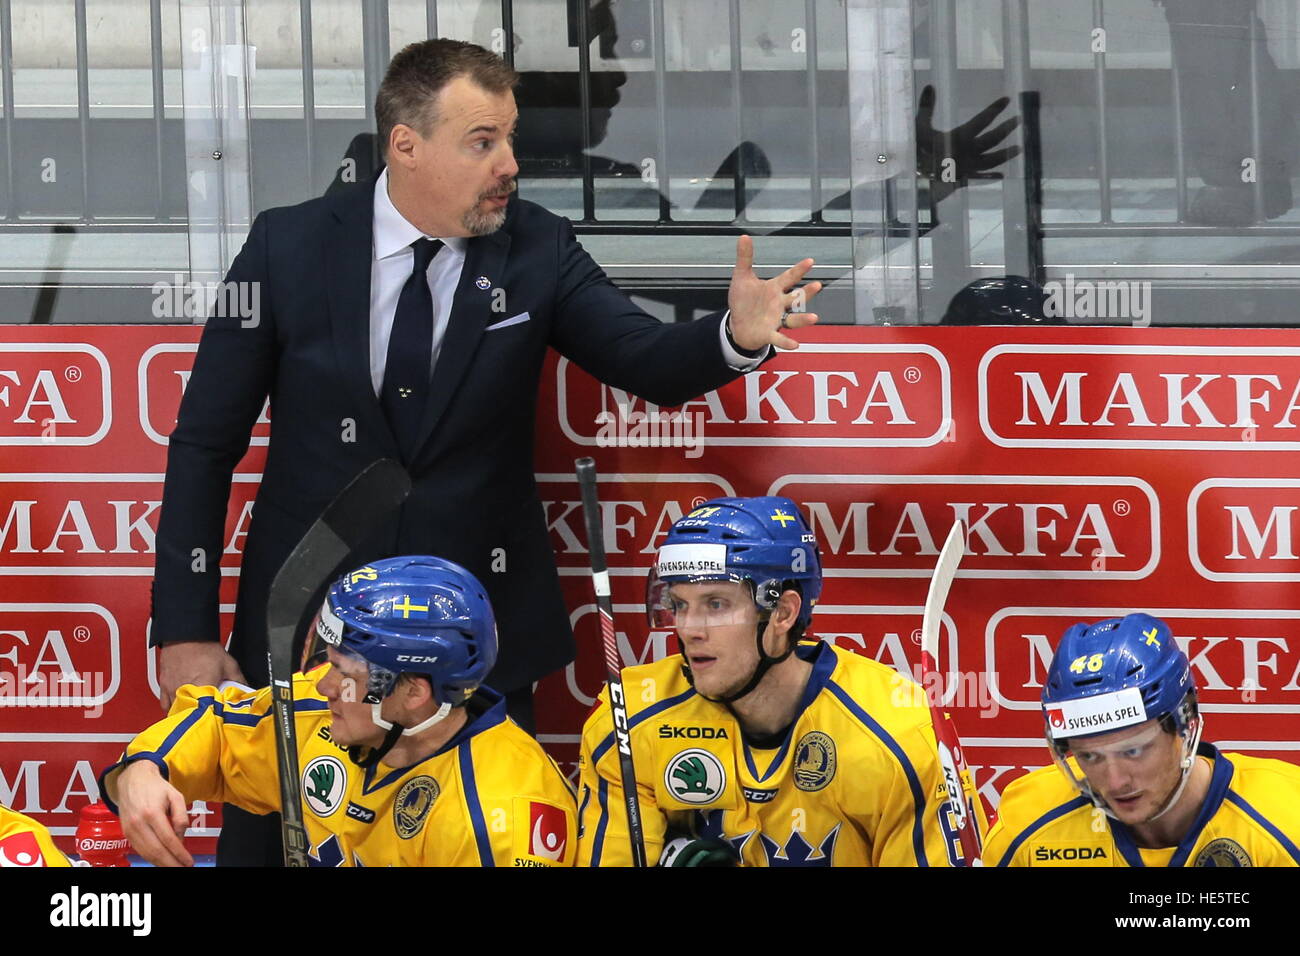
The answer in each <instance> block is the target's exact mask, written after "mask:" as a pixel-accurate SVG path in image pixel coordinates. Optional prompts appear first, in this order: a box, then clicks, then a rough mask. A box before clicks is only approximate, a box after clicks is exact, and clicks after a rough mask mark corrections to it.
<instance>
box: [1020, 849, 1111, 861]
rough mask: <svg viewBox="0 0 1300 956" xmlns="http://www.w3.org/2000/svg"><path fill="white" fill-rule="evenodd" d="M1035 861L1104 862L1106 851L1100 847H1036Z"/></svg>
mask: <svg viewBox="0 0 1300 956" xmlns="http://www.w3.org/2000/svg"><path fill="white" fill-rule="evenodd" d="M1034 859H1035V860H1104V859H1107V856H1106V851H1105V849H1103V848H1102V847H1099V846H1053V847H1046V846H1038V847H1034Z"/></svg>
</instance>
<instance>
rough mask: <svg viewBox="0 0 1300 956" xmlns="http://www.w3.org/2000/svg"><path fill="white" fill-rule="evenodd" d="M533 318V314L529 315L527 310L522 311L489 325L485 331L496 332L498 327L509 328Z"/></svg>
mask: <svg viewBox="0 0 1300 956" xmlns="http://www.w3.org/2000/svg"><path fill="white" fill-rule="evenodd" d="M531 318H532V316H531V315H529V314H528V313H527V312H520V313H519V314H518V315H514V316H511V317H510V318H508V319H502V320H501V321H500V322H494V323H493V324H492V325H489V326H488V327H487V328H486V329H484V330H483V331H484V332H495V331H496V330H497V329H504V328H509V327H510V326H512V325H520V324H521V323H524V322H527V321H528V320H529V319H531Z"/></svg>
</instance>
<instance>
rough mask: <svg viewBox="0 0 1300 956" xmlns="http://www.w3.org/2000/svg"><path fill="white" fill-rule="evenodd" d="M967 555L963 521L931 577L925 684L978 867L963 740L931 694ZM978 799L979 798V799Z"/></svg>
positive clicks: (952, 795)
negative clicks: (946, 612)
mask: <svg viewBox="0 0 1300 956" xmlns="http://www.w3.org/2000/svg"><path fill="white" fill-rule="evenodd" d="M965 553H966V529H965V527H964V526H963V525H962V523H961V522H960V521H958V522H955V523H954V524H953V526H952V530H951V531H949V532H948V539H947V540H946V541H945V542H944V544H943V550H942V551H940V552H939V561H938V563H937V564H936V565H935V568H934V576H933V577H931V578H930V590H929V593H928V594H927V595H926V598H925V614H924V616H923V617H922V619H921V683H922V685H923V686H924V687H925V688H926V689H927V697H928V698H929V704H930V720H931V721H932V722H933V724H934V736H935V740H936V741H937V743H938V745H939V763H940V766H941V767H942V768H943V776H944V784H945V786H946V788H947V791H948V810H949V812H950V813H951V814H952V818H953V820H955V821H956V829H957V836H958V839H959V840H960V841H961V848H962V856H963V857H964V858H965V863H966V865H967V866H974V865H975V863H976V861H978V860H979V856H980V850H981V846H980V834H979V823H978V822H977V820H976V817H975V810H974V807H972V806H969V805H968V804H967V802H966V793H965V790H964V788H963V787H962V781H963V780H964V779H965V777H966V773H967V771H966V758H965V756H964V755H963V754H962V749H961V740H960V739H959V738H958V736H957V728H956V727H955V726H954V724H953V721H952V718H951V717H950V716H949V715H948V714H947V713H945V712H944V710H943V707H942V703H943V694H942V692H940V693H938V694H936V695H933V696H932V695H931V692H930V690H929V689H930V688H934V687H939V688H942V686H943V681H942V678H941V675H940V673H939V632H940V629H941V628H942V627H943V609H944V605H946V604H947V603H948V591H949V590H950V589H951V588H952V582H953V579H954V578H955V577H956V576H957V567H958V565H960V564H961V559H962V557H963V556H964V555H965ZM976 799H978V797H976Z"/></svg>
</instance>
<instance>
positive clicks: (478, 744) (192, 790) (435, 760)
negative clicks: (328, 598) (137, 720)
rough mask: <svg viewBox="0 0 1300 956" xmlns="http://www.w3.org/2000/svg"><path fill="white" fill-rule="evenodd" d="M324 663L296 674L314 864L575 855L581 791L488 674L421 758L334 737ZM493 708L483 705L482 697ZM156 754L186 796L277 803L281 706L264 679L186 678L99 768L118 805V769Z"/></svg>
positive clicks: (497, 861) (103, 786)
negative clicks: (217, 683)
mask: <svg viewBox="0 0 1300 956" xmlns="http://www.w3.org/2000/svg"><path fill="white" fill-rule="evenodd" d="M324 673H325V671H324V668H323V667H322V668H319V669H317V670H313V671H312V672H311V674H309V675H303V674H296V675H295V676H294V698H295V699H294V716H295V718H296V722H297V729H298V770H299V773H300V774H301V787H302V794H303V817H304V822H305V824H306V828H307V837H308V839H309V841H310V843H311V850H310V858H311V863H312V865H313V866H572V865H573V861H574V859H575V857H576V856H577V846H576V843H577V841H576V839H575V836H576V834H575V827H574V823H575V816H574V810H575V805H574V795H573V790H572V788H571V787H570V785H569V782H568V781H567V780H566V779H565V778H564V776H563V774H562V773H561V772H560V770H559V768H558V767H557V766H556V765H555V763H554V761H552V760H551V758H550V757H549V756H547V754H546V753H545V752H544V751H543V750H542V748H541V745H540V744H538V743H537V741H535V740H534V739H533V738H532V737H530V736H528V734H526V733H525V732H524V731H523V730H521V729H520V728H519V727H518V726H517V725H516V724H515V723H513V722H512V721H511V720H509V719H508V718H507V717H506V712H505V700H504V698H502V697H501V695H500V694H498V693H496V692H495V691H493V690H491V689H490V688H486V687H481V688H479V690H478V691H477V692H476V693H475V695H474V697H472V698H471V699H470V703H469V704H468V705H467V706H469V707H470V715H469V721H468V722H467V723H466V724H465V726H464V727H462V728H461V730H460V731H459V732H458V733H457V734H456V736H455V737H453V738H452V739H451V740H449V741H448V742H447V743H445V744H444V745H443V746H442V747H441V748H440V749H439V750H438V751H437V752H436V753H435V754H433V755H432V756H430V757H427V758H425V759H424V760H422V761H421V762H419V763H417V764H415V765H413V766H410V767H401V768H395V767H389V766H387V765H385V764H384V763H383V761H380V762H379V764H378V765H376V766H374V767H371V768H369V769H362V768H361V767H359V766H357V765H356V764H355V763H353V762H352V761H351V760H350V759H349V758H348V754H347V750H346V748H344V747H342V746H341V745H339V744H337V743H335V742H334V741H333V739H332V738H331V736H330V713H329V704H328V702H327V701H326V700H325V698H324V697H322V696H321V695H320V694H319V693H318V692H317V690H316V679H317V678H319V677H321V676H323V675H324ZM484 708H486V709H484ZM135 760H150V761H153V762H154V763H155V764H157V765H158V768H159V769H160V770H161V771H162V773H163V776H165V777H166V778H167V779H168V780H169V781H170V782H171V784H172V785H173V786H174V787H176V789H178V790H180V791H181V793H182V794H184V795H185V798H186V799H187V800H216V801H222V802H225V803H233V804H235V805H236V806H239V807H242V808H243V809H245V810H248V811H251V812H253V813H270V812H276V811H279V809H280V789H279V776H278V770H277V766H276V752H275V727H274V712H273V708H272V703H271V695H270V692H269V691H268V690H267V689H265V688H264V689H262V690H259V691H256V692H251V691H246V690H243V689H241V688H230V689H227V690H225V691H222V692H218V691H216V690H215V689H214V688H212V687H194V686H190V685H187V686H185V687H182V688H181V689H180V690H179V691H178V692H177V694H176V701H175V703H174V704H173V705H172V709H171V712H170V713H169V714H168V716H167V717H166V718H165V719H163V720H161V721H159V722H158V723H156V724H154V725H153V726H152V727H150V728H149V729H148V730H146V731H144V732H143V733H142V734H140V735H139V736H138V737H136V738H135V739H134V740H133V741H131V743H130V744H129V745H128V746H127V749H126V752H125V754H123V757H122V759H121V760H120V761H118V763H116V764H114V765H113V766H112V767H110V768H109V769H108V770H106V771H105V772H104V774H103V776H102V778H101V781H100V791H101V792H102V793H103V794H104V799H105V802H107V803H108V804H109V806H110V807H112V809H113V811H114V812H115V813H116V812H117V806H116V803H115V802H113V801H114V800H115V799H116V795H117V794H116V789H115V787H114V780H115V777H116V775H117V773H118V772H119V771H120V770H121V768H122V767H123V766H125V765H126V764H127V763H129V762H131V761H135Z"/></svg>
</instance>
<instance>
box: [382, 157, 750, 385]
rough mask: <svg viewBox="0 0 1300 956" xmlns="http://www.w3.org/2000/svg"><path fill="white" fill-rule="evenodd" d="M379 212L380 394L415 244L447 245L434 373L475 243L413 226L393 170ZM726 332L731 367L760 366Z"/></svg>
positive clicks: (433, 289)
mask: <svg viewBox="0 0 1300 956" xmlns="http://www.w3.org/2000/svg"><path fill="white" fill-rule="evenodd" d="M374 210H375V215H374V229H373V238H374V246H373V251H374V258H373V259H371V261H370V382H371V384H372V385H373V386H374V389H375V395H379V393H380V391H381V389H382V388H383V385H384V366H385V364H386V363H387V361H388V340H389V339H390V338H391V337H392V334H393V320H394V319H395V318H396V317H397V299H398V297H399V296H400V295H401V294H402V286H404V285H406V280H407V279H409V278H410V277H411V269H412V268H413V267H414V264H415V250H413V249H412V248H411V243H413V242H415V240H417V239H421V238H424V239H441V241H442V243H443V248H441V249H439V250H438V254H437V255H436V256H434V257H433V261H432V262H430V263H429V270H428V272H427V273H426V275H427V276H428V282H429V293H430V294H431V295H432V296H433V352H432V353H431V354H430V356H429V370H430V373H432V370H433V368H434V366H435V365H436V364H437V362H438V351H439V350H440V349H441V348H442V339H443V336H444V335H445V334H446V332H447V323H448V321H449V320H450V319H451V303H452V299H453V298H454V297H455V295H456V288H457V287H458V286H459V285H460V272H461V268H462V267H463V266H464V265H465V248H466V245H467V244H468V243H469V240H468V239H466V238H465V237H463V236H453V237H451V238H444V237H441V236H426V235H425V234H424V233H422V232H421V231H420V230H419V229H417V228H415V226H413V225H411V223H410V222H408V221H407V220H406V218H405V217H404V216H403V215H402V214H401V213H400V212H398V211H397V207H396V206H394V205H393V200H392V199H390V198H389V196H388V170H387V169H385V170H384V171H383V172H381V173H380V174H379V180H378V182H376V183H375V200H374ZM728 314H730V313H728ZM725 330H726V319H725V317H724V319H723V322H722V323H721V324H720V325H719V326H718V337H719V339H720V340H721V341H722V355H723V358H724V359H725V360H726V362H727V365H729V366H730V367H731V368H733V369H734V370H736V371H737V372H749V371H753V370H754V369H756V368H758V366H759V364H760V363H761V361H762V358H763V356H760V357H759V358H756V359H751V358H747V357H746V356H744V355H741V354H740V353H739V352H737V351H736V350H735V349H734V348H732V346H731V343H730V342H728V341H727V335H726V331H725Z"/></svg>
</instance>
